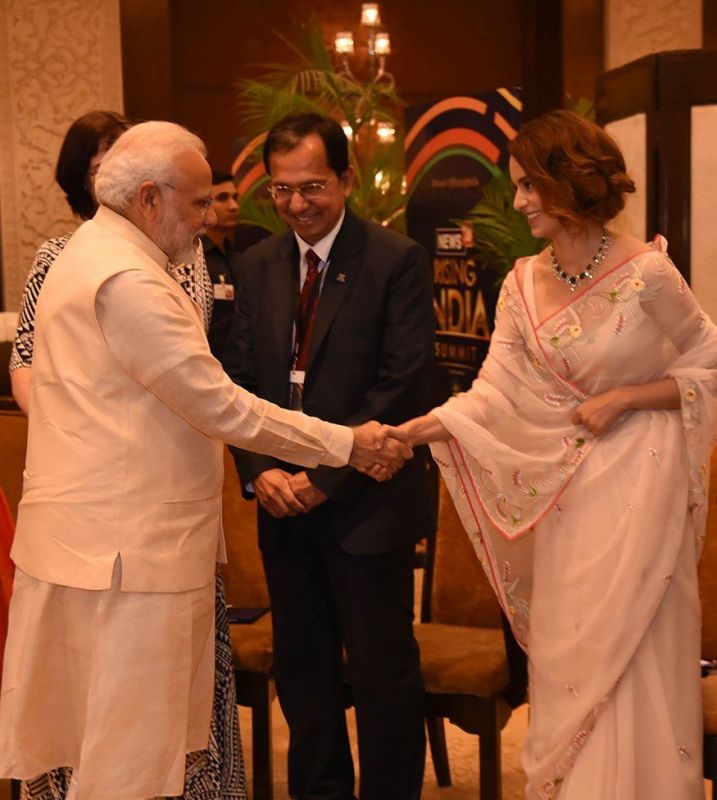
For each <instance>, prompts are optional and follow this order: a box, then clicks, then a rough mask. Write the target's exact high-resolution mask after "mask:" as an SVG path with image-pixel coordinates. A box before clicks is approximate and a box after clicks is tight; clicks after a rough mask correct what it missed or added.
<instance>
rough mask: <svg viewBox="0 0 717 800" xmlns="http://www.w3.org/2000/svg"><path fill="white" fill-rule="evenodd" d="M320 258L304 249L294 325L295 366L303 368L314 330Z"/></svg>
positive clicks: (304, 367) (311, 251) (317, 302)
mask: <svg viewBox="0 0 717 800" xmlns="http://www.w3.org/2000/svg"><path fill="white" fill-rule="evenodd" d="M320 263H321V259H320V258H319V257H318V256H317V255H316V253H315V252H314V251H313V250H307V251H306V265H307V267H308V269H307V271H306V279H305V280H304V285H303V286H302V287H301V296H300V298H299V319H298V320H297V325H296V349H295V352H296V362H295V363H296V366H295V367H294V369H300V370H305V369H306V362H307V361H308V359H309V348H310V347H311V334H312V333H313V332H314V324H315V322H316V310H317V309H318V307H319V288H320V286H319V283H320V280H319V264H320Z"/></svg>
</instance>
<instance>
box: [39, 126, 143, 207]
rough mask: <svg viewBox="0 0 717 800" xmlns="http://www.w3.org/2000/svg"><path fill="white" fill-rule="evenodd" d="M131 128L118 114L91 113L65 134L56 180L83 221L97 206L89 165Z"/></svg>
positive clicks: (58, 160)
mask: <svg viewBox="0 0 717 800" xmlns="http://www.w3.org/2000/svg"><path fill="white" fill-rule="evenodd" d="M129 127H130V123H129V122H128V121H127V120H126V119H125V118H124V117H123V116H122V115H121V114H118V113H117V112H116V111H90V112H89V114H83V116H81V117H80V118H79V119H76V120H75V121H74V122H73V123H72V125H70V128H69V130H68V131H67V133H66V134H65V138H64V140H63V142H62V147H61V148H60V155H59V156H58V159H57V168H56V169H55V179H56V180H57V182H58V184H59V185H60V188H61V189H62V190H63V192H64V193H65V196H66V198H67V202H68V203H69V204H70V208H71V209H72V210H73V211H74V212H75V214H77V215H78V216H79V217H81V218H82V219H89V218H90V217H92V216H94V213H95V211H97V203H96V202H95V199H94V197H92V193H91V192H90V190H89V188H88V184H87V173H88V172H89V169H90V162H91V161H92V159H93V158H94V157H95V156H96V155H97V153H98V152H99V151H100V150H101V149H102V148H107V147H110V146H111V145H112V144H114V142H115V141H116V140H117V138H118V137H119V136H120V135H121V134H122V133H124V131H126V130H127V129H128V128H129Z"/></svg>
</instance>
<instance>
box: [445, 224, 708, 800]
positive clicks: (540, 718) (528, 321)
mask: <svg viewBox="0 0 717 800" xmlns="http://www.w3.org/2000/svg"><path fill="white" fill-rule="evenodd" d="M532 269H533V262H532V261H528V262H527V263H526V262H523V263H522V264H520V265H519V266H518V267H516V270H514V271H513V272H512V273H511V274H510V275H509V276H508V277H507V278H506V281H505V283H504V285H503V288H502V290H501V295H500V298H499V301H498V310H497V314H496V328H495V332H494V335H493V338H492V341H491V347H490V351H489V354H488V357H487V359H486V361H485V364H484V366H483V368H482V369H481V372H480V374H479V376H478V378H477V379H476V381H475V382H474V384H473V386H472V388H471V390H470V391H469V392H467V393H465V394H463V395H459V396H458V397H456V398H453V399H451V400H449V401H448V402H447V403H446V404H445V405H444V406H442V407H441V408H439V409H436V410H434V412H433V413H435V414H436V416H437V417H438V418H439V419H440V420H441V422H442V423H443V424H444V425H445V427H446V428H447V429H448V431H449V432H450V433H451V435H452V437H453V438H452V439H451V440H450V441H448V442H443V443H438V444H436V445H433V446H432V450H433V453H434V457H435V458H436V460H437V461H438V463H439V465H440V467H441V470H442V473H443V476H444V479H445V481H446V483H447V485H448V488H449V490H450V491H451V495H452V497H453V499H454V502H455V504H456V507H457V509H458V511H459V513H460V515H461V518H462V520H463V523H464V525H465V526H466V530H467V531H468V533H469V535H470V537H471V539H472V541H473V544H474V546H475V548H476V551H477V553H478V556H479V558H480V560H481V562H482V564H483V566H484V568H485V570H486V572H487V574H488V577H489V580H490V581H491V583H492V585H493V588H494V590H495V591H496V594H497V596H498V598H499V600H500V602H501V605H502V606H503V608H504V610H505V612H506V614H507V615H508V617H509V619H510V620H511V624H512V626H513V630H514V632H515V634H516V637H517V638H518V640H519V641H520V642H521V644H522V645H523V646H524V647H525V649H526V650H527V652H528V657H529V671H530V702H531V714H530V725H529V731H528V738H527V741H526V745H525V748H524V755H523V764H524V768H525V771H526V774H527V777H528V784H527V788H526V797H527V798H529V800H553V798H557V797H559V798H560V800H618V798H619V799H620V800H622V799H623V798H624V800H643V798H644V800H647V798H650V800H656V799H659V798H665V800H667V798H670V800H672V799H673V798H680V800H691V799H692V798H694V800H696V798H698V797H699V798H701V797H702V796H703V788H702V764H701V748H702V740H701V697H700V670H699V656H700V651H699V648H700V616H699V615H700V612H699V601H698V595H697V577H696V562H697V559H698V557H699V552H700V550H701V543H702V537H703V535H704V523H705V515H706V497H707V494H706V489H707V481H708V464H709V456H710V453H711V448H712V445H713V442H714V439H715V397H716V396H717V329H716V328H715V326H714V325H713V324H712V322H711V321H710V320H709V319H708V318H707V317H706V316H705V315H704V314H703V313H702V312H701V310H700V309H699V307H698V305H697V303H696V302H695V300H694V297H693V296H692V294H691V293H690V291H689V288H688V287H687V285H686V283H685V282H684V280H683V278H682V277H681V276H680V274H679V272H678V271H677V270H676V269H675V267H674V265H673V264H672V263H671V261H670V260H669V258H668V257H667V255H666V253H665V252H664V240H658V241H657V242H656V244H655V247H654V248H653V249H652V250H649V251H645V252H641V253H639V254H636V255H635V256H634V257H633V258H630V259H628V260H627V261H625V262H623V263H621V264H619V265H618V266H616V267H614V268H612V269H611V270H609V271H607V272H605V273H604V274H603V275H602V276H600V277H599V278H597V279H595V280H594V282H593V283H592V284H591V286H590V288H589V289H588V290H587V291H586V292H584V293H582V294H580V295H579V296H578V297H576V298H575V299H574V300H573V301H572V302H571V303H569V304H567V305H566V306H564V307H563V308H561V309H560V310H558V311H557V312H555V313H554V314H552V315H551V316H550V317H548V318H547V319H545V320H542V321H541V320H538V318H537V314H536V308H535V302H534V298H533V282H532ZM668 376H671V377H673V378H675V380H676V381H677V384H678V386H679V389H680V395H681V409H680V410H675V411H637V412H632V413H629V414H625V415H623V417H622V418H621V419H620V420H618V422H616V423H615V425H613V426H612V427H611V428H610V430H609V431H608V432H607V433H605V434H604V435H603V436H602V437H600V438H599V439H596V438H593V437H592V436H591V435H590V434H589V433H588V432H587V431H586V429H585V428H583V427H582V426H577V425H574V424H573V423H572V422H571V419H572V416H573V413H574V411H575V408H576V407H577V406H578V405H579V404H580V403H581V402H582V401H583V400H584V399H586V398H587V397H589V396H592V395H597V394H600V393H602V392H605V391H608V390H609V389H612V388H615V387H618V386H622V385H630V384H643V383H648V382H651V381H655V380H659V379H661V378H664V377H668Z"/></svg>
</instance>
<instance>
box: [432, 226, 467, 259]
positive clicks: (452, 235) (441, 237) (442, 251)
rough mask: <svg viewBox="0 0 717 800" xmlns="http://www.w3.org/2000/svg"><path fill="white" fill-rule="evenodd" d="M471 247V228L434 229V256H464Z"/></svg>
mask: <svg viewBox="0 0 717 800" xmlns="http://www.w3.org/2000/svg"><path fill="white" fill-rule="evenodd" d="M472 246H473V226H472V225H470V224H465V225H461V227H460V228H436V255H441V256H464V255H466V254H467V253H468V248H469V247H472Z"/></svg>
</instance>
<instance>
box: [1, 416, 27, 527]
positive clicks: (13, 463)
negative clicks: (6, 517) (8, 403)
mask: <svg viewBox="0 0 717 800" xmlns="http://www.w3.org/2000/svg"><path fill="white" fill-rule="evenodd" d="M0 442H1V443H2V445H0V446H1V447H2V456H0V487H2V490H3V492H4V494H5V499H6V500H7V503H8V506H9V507H10V513H11V514H12V516H13V519H17V506H18V503H19V502H20V497H21V496H22V472H23V469H24V467H25V450H26V448H27V417H25V416H24V415H23V414H21V413H20V412H19V411H0Z"/></svg>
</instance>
